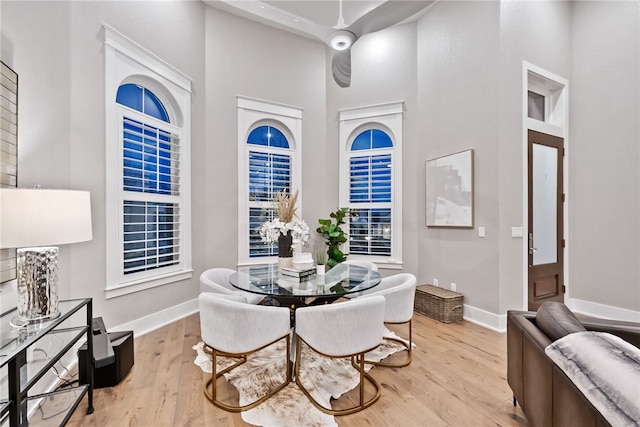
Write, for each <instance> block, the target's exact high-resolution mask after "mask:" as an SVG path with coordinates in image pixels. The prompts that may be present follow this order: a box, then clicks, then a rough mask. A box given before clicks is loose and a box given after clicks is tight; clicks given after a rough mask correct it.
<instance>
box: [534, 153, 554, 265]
mask: <svg viewBox="0 0 640 427" xmlns="http://www.w3.org/2000/svg"><path fill="white" fill-rule="evenodd" d="M557 191H558V149H557V148H554V147H548V146H546V145H540V144H533V247H534V248H536V249H535V250H534V252H533V264H534V265H540V264H551V263H555V262H557V261H558V250H557V248H558V245H557V235H556V234H557V228H558V227H557V207H558V195H557Z"/></svg>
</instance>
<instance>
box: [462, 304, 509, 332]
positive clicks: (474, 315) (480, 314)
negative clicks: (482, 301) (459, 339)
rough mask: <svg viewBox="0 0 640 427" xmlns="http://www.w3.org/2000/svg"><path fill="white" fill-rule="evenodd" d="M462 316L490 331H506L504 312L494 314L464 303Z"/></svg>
mask: <svg viewBox="0 0 640 427" xmlns="http://www.w3.org/2000/svg"><path fill="white" fill-rule="evenodd" d="M462 317H463V318H464V320H466V321H468V322H471V323H475V324H476V325H480V326H482V327H485V328H487V329H491V330H492V331H496V332H500V333H504V332H507V315H506V314H495V313H491V312H488V311H485V310H482V309H480V308H476V307H472V306H470V305H467V304H465V305H464V312H463V316H462Z"/></svg>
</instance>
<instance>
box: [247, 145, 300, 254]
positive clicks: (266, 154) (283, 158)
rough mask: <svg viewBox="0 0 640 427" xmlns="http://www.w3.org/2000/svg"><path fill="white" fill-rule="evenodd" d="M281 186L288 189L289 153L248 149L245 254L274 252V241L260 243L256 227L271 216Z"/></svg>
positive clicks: (289, 178) (289, 179)
mask: <svg viewBox="0 0 640 427" xmlns="http://www.w3.org/2000/svg"><path fill="white" fill-rule="evenodd" d="M265 150H266V149H265ZM274 150H277V149H274ZM282 190H285V191H286V192H290V191H291V156H290V155H289V154H288V153H286V154H284V153H283V154H279V153H277V152H273V151H262V152H261V151H256V150H250V151H249V230H248V232H249V256H250V257H252V258H257V257H269V256H274V255H277V254H278V245H277V244H276V243H273V244H266V243H264V242H263V241H262V239H261V238H260V235H259V234H258V231H257V229H258V227H260V225H261V224H262V223H264V222H266V221H270V220H272V219H274V218H275V215H276V212H275V209H274V208H273V200H274V198H275V195H276V193H279V192H280V191H282Z"/></svg>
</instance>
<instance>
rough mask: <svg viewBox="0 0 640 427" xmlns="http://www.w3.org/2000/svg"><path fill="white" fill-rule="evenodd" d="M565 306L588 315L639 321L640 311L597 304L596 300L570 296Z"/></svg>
mask: <svg viewBox="0 0 640 427" xmlns="http://www.w3.org/2000/svg"><path fill="white" fill-rule="evenodd" d="M567 306H568V307H569V309H571V310H572V311H575V312H576V313H582V314H586V315H589V316H594V317H601V318H604V319H613V320H623V321H627V322H640V311H634V310H628V309H626V308H620V307H614V306H611V305H605V304H599V303H597V302H591V301H585V300H581V299H577V298H570V299H569V300H568V301H567Z"/></svg>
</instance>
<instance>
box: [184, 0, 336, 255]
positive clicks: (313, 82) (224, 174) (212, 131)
mask: <svg viewBox="0 0 640 427" xmlns="http://www.w3.org/2000/svg"><path fill="white" fill-rule="evenodd" d="M206 27H207V32H206V70H207V73H206V74H207V76H206V98H207V117H206V119H205V122H206V131H207V137H206V141H205V144H204V145H202V146H200V147H199V150H198V152H195V153H194V156H193V161H194V164H195V165H194V166H195V167H197V168H198V170H202V171H203V174H204V180H202V181H197V180H195V179H194V181H193V182H194V186H195V188H194V194H199V196H194V197H193V201H194V208H193V211H194V215H199V216H201V217H202V222H203V224H206V227H205V228H204V229H201V230H196V235H195V236H194V238H195V239H197V240H202V246H203V247H205V248H206V251H205V253H206V255H207V256H206V259H203V262H204V264H205V265H206V266H216V265H217V266H225V267H229V268H235V266H236V263H237V254H238V249H237V243H236V242H237V235H238V234H237V233H238V228H237V227H238V221H237V203H238V182H237V181H238V171H237V169H238V155H237V144H238V141H237V140H238V129H237V126H238V125H237V109H236V107H237V98H236V97H237V96H238V95H241V96H244V97H250V98H256V99H261V100H266V101H270V102H276V103H280V104H285V105H291V106H295V107H300V108H302V110H303V112H302V182H303V188H302V189H300V190H301V191H300V196H301V200H302V203H303V207H302V212H301V214H302V215H301V216H302V218H303V219H304V220H305V221H306V222H307V223H308V224H309V226H310V227H311V228H312V229H313V230H315V227H316V226H317V222H316V220H317V218H319V217H320V216H321V215H323V209H324V206H325V205H326V188H327V186H326V184H325V182H324V176H325V173H324V170H323V168H324V165H325V163H326V154H325V150H324V147H325V144H326V138H325V129H324V124H325V118H326V101H325V97H326V95H325V93H326V86H325V77H324V67H325V62H324V52H325V45H324V44H322V43H320V42H316V41H313V40H311V39H307V38H304V37H298V36H293V35H291V34H289V33H286V32H284V31H281V30H276V29H274V28H271V27H267V26H264V25H261V24H258V23H255V22H253V21H249V20H246V19H242V18H239V17H237V16H234V15H231V14H228V13H226V12H222V11H220V10H217V9H213V8H207V11H206ZM241 226H246V225H245V224H241ZM315 234H316V233H315V232H312V235H315ZM305 250H311V249H305Z"/></svg>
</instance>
